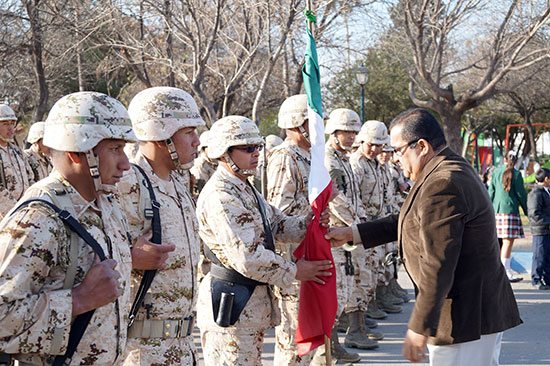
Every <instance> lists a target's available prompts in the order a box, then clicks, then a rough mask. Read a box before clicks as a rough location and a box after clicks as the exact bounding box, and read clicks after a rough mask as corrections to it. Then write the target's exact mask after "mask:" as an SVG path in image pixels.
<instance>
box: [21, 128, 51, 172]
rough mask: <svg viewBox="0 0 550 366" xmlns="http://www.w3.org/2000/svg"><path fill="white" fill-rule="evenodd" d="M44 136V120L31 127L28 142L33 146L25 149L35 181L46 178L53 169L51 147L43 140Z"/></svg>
mask: <svg viewBox="0 0 550 366" xmlns="http://www.w3.org/2000/svg"><path fill="white" fill-rule="evenodd" d="M43 137H44V122H35V123H33V124H32V125H31V127H30V128H29V134H28V135H27V142H28V143H29V144H31V146H30V147H29V148H28V149H26V150H24V153H25V156H26V157H27V160H28V162H29V165H30V166H31V169H32V171H33V173H34V181H35V182H38V181H39V180H40V179H44V178H46V177H47V176H48V175H50V172H51V171H52V163H51V161H50V157H49V155H50V149H49V148H48V147H47V146H44V143H43V142H42V140H43Z"/></svg>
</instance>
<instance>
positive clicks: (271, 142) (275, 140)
mask: <svg viewBox="0 0 550 366" xmlns="http://www.w3.org/2000/svg"><path fill="white" fill-rule="evenodd" d="M282 143H283V139H282V138H280V137H279V136H277V135H267V136H266V137H265V148H266V149H267V151H271V149H273V148H274V147H275V146H279V145H280V144H282Z"/></svg>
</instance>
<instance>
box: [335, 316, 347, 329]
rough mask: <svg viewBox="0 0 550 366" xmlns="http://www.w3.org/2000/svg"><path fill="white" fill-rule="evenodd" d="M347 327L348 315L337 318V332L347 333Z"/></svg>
mask: <svg viewBox="0 0 550 366" xmlns="http://www.w3.org/2000/svg"><path fill="white" fill-rule="evenodd" d="M348 326H349V322H348V314H346V313H342V315H340V316H339V317H338V324H337V325H336V329H337V330H338V331H339V332H342V333H346V332H347V331H348Z"/></svg>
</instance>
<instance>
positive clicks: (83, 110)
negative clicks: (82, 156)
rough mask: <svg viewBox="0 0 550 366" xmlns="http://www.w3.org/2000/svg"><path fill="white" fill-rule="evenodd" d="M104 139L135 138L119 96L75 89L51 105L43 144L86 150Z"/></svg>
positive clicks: (54, 147) (56, 148)
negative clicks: (75, 90)
mask: <svg viewBox="0 0 550 366" xmlns="http://www.w3.org/2000/svg"><path fill="white" fill-rule="evenodd" d="M103 139H122V140H126V141H128V142H136V141H137V139H136V136H135V135H134V132H133V131H132V125H131V123H130V117H129V116H128V112H127V111H126V108H124V106H123V105H122V103H120V102H119V101H118V100H116V99H114V98H112V97H110V96H108V95H105V94H102V93H97V92H78V93H73V94H69V95H66V96H64V97H62V98H61V99H59V100H58V101H57V102H56V103H55V104H54V105H53V107H52V109H51V110H50V113H49V114H48V118H47V119H46V127H45V129H44V139H43V143H44V145H46V146H48V147H51V148H52V149H55V150H59V151H73V152H86V151H88V150H90V149H92V148H94V147H95V146H96V145H97V144H98V143H99V142H100V141H101V140H103Z"/></svg>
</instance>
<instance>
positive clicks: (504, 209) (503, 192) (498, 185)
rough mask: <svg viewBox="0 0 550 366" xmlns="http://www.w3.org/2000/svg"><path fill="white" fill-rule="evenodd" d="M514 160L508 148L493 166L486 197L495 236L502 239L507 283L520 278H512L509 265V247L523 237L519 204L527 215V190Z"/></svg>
mask: <svg viewBox="0 0 550 366" xmlns="http://www.w3.org/2000/svg"><path fill="white" fill-rule="evenodd" d="M517 161H518V158H517V155H516V153H515V152H513V151H509V152H508V154H506V158H505V159H504V165H503V166H500V167H498V168H496V169H495V171H494V172H493V175H492V178H491V184H490V185H489V197H491V201H492V202H493V208H494V209H495V218H496V225H497V235H498V237H499V238H501V239H502V248H501V251H500V260H501V261H502V265H503V266H504V268H505V269H506V274H507V275H508V279H509V280H510V282H518V281H521V280H522V278H521V277H515V276H514V275H513V274H512V269H511V267H510V262H511V258H510V257H511V255H512V246H513V245H514V240H515V239H516V238H523V237H524V236H525V234H524V233H523V225H522V224H521V217H520V215H519V206H521V208H522V209H523V212H524V213H525V214H526V215H527V193H526V192H525V187H524V185H523V177H522V176H521V173H520V172H519V171H518V170H516V169H515V168H514V166H515V165H516V163H517Z"/></svg>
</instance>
